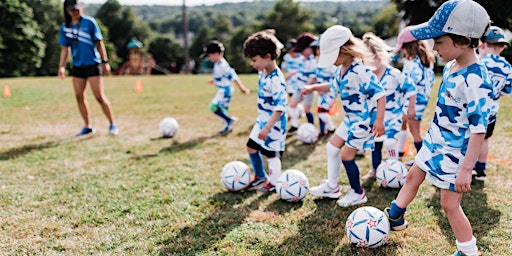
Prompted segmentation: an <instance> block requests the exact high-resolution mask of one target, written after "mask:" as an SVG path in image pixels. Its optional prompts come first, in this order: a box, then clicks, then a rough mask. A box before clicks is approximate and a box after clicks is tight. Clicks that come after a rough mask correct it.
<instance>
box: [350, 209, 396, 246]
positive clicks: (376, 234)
mask: <svg viewBox="0 0 512 256" xmlns="http://www.w3.org/2000/svg"><path fill="white" fill-rule="evenodd" d="M389 230H390V227H389V220H388V218H387V217H386V215H385V214H384V212H383V211H381V210H379V209H377V208H375V207H373V206H364V207H360V208H357V209H355V210H354V211H353V212H352V213H351V214H350V216H348V218H347V222H346V223H345V231H346V233H347V237H348V240H349V241H350V243H352V244H354V245H355V246H357V247H368V248H376V247H379V246H381V245H383V244H385V243H386V242H387V241H388V237H389Z"/></svg>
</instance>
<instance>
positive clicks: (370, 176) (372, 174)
mask: <svg viewBox="0 0 512 256" xmlns="http://www.w3.org/2000/svg"><path fill="white" fill-rule="evenodd" d="M376 177H377V171H375V170H374V169H371V170H370V171H369V172H368V173H367V174H366V175H364V176H363V177H361V180H369V179H375V178H376Z"/></svg>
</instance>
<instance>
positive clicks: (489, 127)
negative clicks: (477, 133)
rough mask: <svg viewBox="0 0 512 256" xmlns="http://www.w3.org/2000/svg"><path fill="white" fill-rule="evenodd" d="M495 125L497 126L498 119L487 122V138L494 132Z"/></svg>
mask: <svg viewBox="0 0 512 256" xmlns="http://www.w3.org/2000/svg"><path fill="white" fill-rule="evenodd" d="M494 126H496V119H494V121H493V122H491V123H489V124H487V131H486V132H485V139H488V138H490V137H491V136H492V134H493V133H494Z"/></svg>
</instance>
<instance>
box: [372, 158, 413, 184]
mask: <svg viewBox="0 0 512 256" xmlns="http://www.w3.org/2000/svg"><path fill="white" fill-rule="evenodd" d="M376 175H377V182H378V183H379V185H380V186H381V187H383V188H400V187H402V186H403V185H404V184H405V180H406V178H407V168H406V167H405V164H404V163H402V162H400V161H398V160H394V159H387V160H385V161H383V162H382V163H381V164H379V166H378V167H377V174H376Z"/></svg>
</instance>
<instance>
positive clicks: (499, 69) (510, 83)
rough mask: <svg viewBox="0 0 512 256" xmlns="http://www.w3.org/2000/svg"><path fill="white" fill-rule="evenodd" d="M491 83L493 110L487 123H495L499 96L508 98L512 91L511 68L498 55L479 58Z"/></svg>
mask: <svg viewBox="0 0 512 256" xmlns="http://www.w3.org/2000/svg"><path fill="white" fill-rule="evenodd" d="M480 58H481V60H482V61H483V63H484V64H485V67H487V71H488V72H489V77H490V78H491V82H492V99H493V108H492V110H491V114H490V116H489V121H490V122H494V121H496V116H497V115H498V109H499V107H500V101H499V99H500V96H502V95H504V96H508V95H510V93H511V91H512V66H511V65H510V63H508V61H507V60H506V59H505V58H503V57H501V56H498V55H494V54H491V55H485V56H482V57H480Z"/></svg>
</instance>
